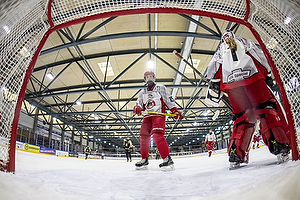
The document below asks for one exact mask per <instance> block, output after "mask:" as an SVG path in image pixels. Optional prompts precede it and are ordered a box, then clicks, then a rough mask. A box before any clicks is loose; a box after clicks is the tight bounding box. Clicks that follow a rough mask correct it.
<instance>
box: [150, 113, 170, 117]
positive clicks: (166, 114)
mask: <svg viewBox="0 0 300 200" xmlns="http://www.w3.org/2000/svg"><path fill="white" fill-rule="evenodd" d="M148 113H149V114H154V115H165V116H170V117H175V116H176V114H170V113H159V112H148Z"/></svg>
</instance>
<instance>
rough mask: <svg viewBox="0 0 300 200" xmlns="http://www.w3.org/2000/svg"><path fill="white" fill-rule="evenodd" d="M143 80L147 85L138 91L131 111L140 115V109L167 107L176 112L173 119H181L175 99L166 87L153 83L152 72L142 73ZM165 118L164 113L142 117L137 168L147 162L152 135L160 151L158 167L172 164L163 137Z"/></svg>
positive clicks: (162, 109) (154, 109)
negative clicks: (161, 161) (139, 156)
mask: <svg viewBox="0 0 300 200" xmlns="http://www.w3.org/2000/svg"><path fill="white" fill-rule="evenodd" d="M144 80H145V82H146V85H147V87H145V88H143V89H142V90H141V91H140V94H139V97H138V99H137V102H136V106H134V108H133V113H135V114H137V115H141V113H142V111H147V112H156V113H165V112H166V109H169V110H170V111H171V112H172V113H173V114H177V115H176V116H175V119H177V120H181V119H182V118H183V116H182V114H181V112H180V111H178V109H177V108H176V105H175V101H174V99H173V98H172V96H171V95H170V93H169V92H168V90H167V88H166V87H165V86H164V85H162V84H155V74H154V72H151V71H147V72H145V73H144ZM165 118H166V116H164V115H155V114H148V113H146V115H145V116H144V117H143V122H142V125H141V129H140V149H141V157H142V160H141V161H139V162H137V163H136V164H135V166H136V167H137V169H139V168H144V167H146V166H147V165H148V164H149V162H148V154H149V144H150V138H151V136H152V138H153V141H154V142H155V144H156V146H157V149H158V151H159V153H160V156H161V158H162V159H163V163H161V164H160V165H159V167H160V168H164V167H168V166H173V164H174V162H173V160H172V158H171V157H170V155H169V146H168V143H167V141H166V139H165V137H164V133H165Z"/></svg>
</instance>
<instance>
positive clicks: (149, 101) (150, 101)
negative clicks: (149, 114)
mask: <svg viewBox="0 0 300 200" xmlns="http://www.w3.org/2000/svg"><path fill="white" fill-rule="evenodd" d="M145 105H146V108H147V110H150V109H151V108H153V107H154V106H155V102H154V101H153V100H151V99H149V100H148V101H147V102H146V104H145Z"/></svg>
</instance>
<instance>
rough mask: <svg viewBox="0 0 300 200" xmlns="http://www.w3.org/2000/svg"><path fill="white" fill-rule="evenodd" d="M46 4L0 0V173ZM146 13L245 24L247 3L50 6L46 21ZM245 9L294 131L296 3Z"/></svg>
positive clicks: (129, 1)
mask: <svg viewBox="0 0 300 200" xmlns="http://www.w3.org/2000/svg"><path fill="white" fill-rule="evenodd" d="M49 1H50V2H51V0H2V1H1V4H0V25H1V26H0V43H1V46H0V56H1V63H0V116H1V119H0V137H2V138H5V139H3V140H1V141H5V142H2V143H1V144H0V168H3V167H4V168H5V165H6V164H7V163H8V161H9V155H8V150H9V147H10V144H9V139H10V132H11V126H12V121H13V117H14V110H15V107H16V104H17V99H18V96H19V93H20V90H21V87H22V83H23V81H24V76H25V73H26V70H27V68H28V66H29V64H30V62H31V59H32V56H33V54H34V53H35V50H36V48H37V47H38V45H39V44H40V41H41V39H42V37H43V36H44V34H45V33H46V32H47V31H48V30H49V28H50V25H49V24H51V23H48V19H47V6H48V2H49ZM147 8H174V9H187V10H199V11H205V12H210V13H215V14H220V15H222V16H228V17H234V18H237V19H244V18H245V15H246V13H247V12H246V11H247V6H246V0H227V1H224V0H197V1H196V0H148V1H144V0H53V1H52V4H51V20H52V21H53V24H54V25H60V24H63V23H66V22H70V21H73V20H77V19H80V18H84V17H88V16H92V15H97V14H102V13H109V12H115V11H124V10H133V9H147ZM250 8H251V9H250V15H249V22H250V23H251V24H252V26H253V28H254V29H255V30H256V31H257V32H258V33H259V35H260V36H261V39H262V40H263V42H264V44H266V46H267V48H268V50H269V52H270V54H271V56H272V59H273V60H274V62H275V64H276V67H277V69H278V71H279V75H280V77H281V79H282V81H283V83H284V85H285V90H286V94H287V96H288V100H289V102H290V105H291V106H292V108H291V111H292V114H293V117H294V120H295V124H294V125H295V127H296V128H297V127H299V126H300V119H299V113H298V112H299V110H300V108H299V107H300V105H299V102H300V101H299V97H300V91H299V90H300V86H299V78H300V77H299V74H300V64H299V55H300V54H299V53H300V52H299V51H300V46H299V44H300V41H299V40H300V37H299V34H300V33H299V29H300V17H299V13H300V12H299V10H300V9H299V3H297V1H294V0H250ZM288 17H289V18H290V20H291V21H290V22H289V23H287V21H288ZM298 146H299V145H298Z"/></svg>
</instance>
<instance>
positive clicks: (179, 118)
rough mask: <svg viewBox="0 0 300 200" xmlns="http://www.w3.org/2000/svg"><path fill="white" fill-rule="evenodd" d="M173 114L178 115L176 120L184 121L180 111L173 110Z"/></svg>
mask: <svg viewBox="0 0 300 200" xmlns="http://www.w3.org/2000/svg"><path fill="white" fill-rule="evenodd" d="M171 113H172V114H176V116H175V117H174V118H175V119H177V120H182V119H183V115H182V113H181V112H180V111H179V110H177V108H176V107H174V108H172V109H171Z"/></svg>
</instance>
